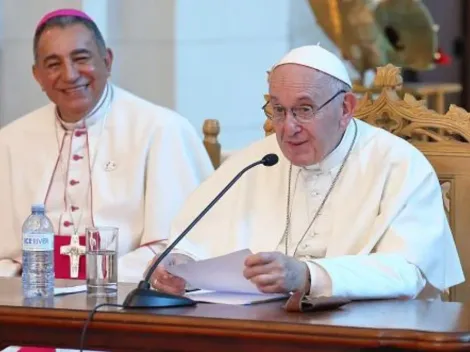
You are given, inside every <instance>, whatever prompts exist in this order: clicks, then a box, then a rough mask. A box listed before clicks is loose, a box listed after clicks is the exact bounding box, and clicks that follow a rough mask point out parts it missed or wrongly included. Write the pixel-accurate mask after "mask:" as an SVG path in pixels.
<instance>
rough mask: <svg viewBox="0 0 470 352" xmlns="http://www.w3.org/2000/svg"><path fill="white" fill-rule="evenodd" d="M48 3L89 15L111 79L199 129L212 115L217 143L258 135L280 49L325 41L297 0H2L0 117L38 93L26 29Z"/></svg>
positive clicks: (241, 142) (227, 145)
mask: <svg viewBox="0 0 470 352" xmlns="http://www.w3.org/2000/svg"><path fill="white" fill-rule="evenodd" d="M58 7H74V8H81V9H84V10H85V11H87V12H88V13H89V14H90V15H91V16H92V17H93V18H95V20H96V21H97V23H98V26H99V27H100V29H101V30H102V31H103V33H104V36H105V38H106V39H107V41H108V44H109V46H110V47H111V48H112V49H113V51H114V53H115V63H114V67H113V73H112V80H113V82H115V83H116V84H118V85H120V86H122V87H123V88H125V89H128V90H130V91H132V92H134V93H135V94H137V95H140V96H142V97H143V98H145V99H148V100H150V101H152V102H155V103H157V104H161V105H164V106H168V107H170V108H173V109H175V110H177V111H178V112H179V113H181V114H182V115H184V116H186V117H187V118H188V119H189V120H190V121H191V122H192V123H193V125H194V126H195V127H196V128H197V130H198V131H199V132H200V133H201V127H202V123H203V121H204V119H207V118H216V119H219V120H220V122H221V126H222V130H221V142H222V145H223V147H224V149H239V148H242V147H244V146H246V145H247V144H249V143H251V142H253V141H255V140H257V139H259V138H262V137H263V129H262V125H263V122H264V114H263V113H262V111H261V106H262V105H263V104H264V99H263V94H264V93H266V92H267V82H266V78H267V76H266V71H267V70H269V69H270V67H271V66H272V65H273V64H274V63H275V62H276V61H277V60H278V59H280V58H281V56H282V55H283V54H284V53H286V52H287V51H288V50H289V49H290V48H292V47H295V46H298V45H304V44H316V43H317V42H320V44H321V45H323V46H325V47H327V48H329V49H333V50H334V49H335V48H334V45H333V44H332V43H331V42H330V41H329V40H328V39H327V38H326V36H325V35H324V34H323V33H322V31H321V30H319V28H318V27H317V26H316V24H315V20H314V16H313V14H312V13H311V10H310V8H309V7H308V4H307V1H304V0H256V1H254V0H237V1H230V0H142V1H131V0H82V1H79V0H41V1H38V0H2V1H0V75H1V84H0V125H4V124H5V123H7V122H8V121H11V120H13V119H15V118H17V117H19V116H21V115H23V114H25V113H27V112H29V111H31V110H33V109H35V108H37V107H39V106H41V105H43V104H45V103H46V102H47V99H46V97H45V96H44V94H43V93H42V92H41V91H40V89H39V88H38V86H37V84H36V83H35V82H34V80H33V78H32V76H31V64H32V36H33V32H34V27H35V25H36V23H37V22H38V20H39V19H40V18H41V17H42V15H43V14H44V13H45V12H46V11H49V10H52V9H55V8H58ZM25 8H28V11H25Z"/></svg>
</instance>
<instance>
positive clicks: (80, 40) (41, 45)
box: [38, 23, 95, 55]
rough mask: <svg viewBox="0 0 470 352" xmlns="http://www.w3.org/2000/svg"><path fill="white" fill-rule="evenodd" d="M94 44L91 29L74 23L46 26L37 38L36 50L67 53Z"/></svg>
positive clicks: (46, 52) (47, 52) (88, 47)
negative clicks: (63, 25) (62, 25)
mask: <svg viewBox="0 0 470 352" xmlns="http://www.w3.org/2000/svg"><path fill="white" fill-rule="evenodd" d="M94 46H95V45H94V40H93V35H92V33H91V31H90V30H89V29H88V28H86V27H85V26H84V25H82V24H79V23H76V24H71V25H68V26H65V27H60V26H53V27H50V28H47V29H46V30H45V31H44V32H43V33H42V34H41V37H40V38H39V42H38V52H39V53H40V54H43V55H48V54H50V53H55V54H67V53H68V52H70V51H73V50H77V49H90V48H93V47H94Z"/></svg>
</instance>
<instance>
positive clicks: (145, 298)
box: [123, 154, 279, 309]
mask: <svg viewBox="0 0 470 352" xmlns="http://www.w3.org/2000/svg"><path fill="white" fill-rule="evenodd" d="M278 160H279V158H278V156H277V155H276V154H267V155H266V156H264V157H263V159H261V160H258V161H256V162H254V163H252V164H250V165H248V166H247V167H245V168H244V169H243V170H242V171H240V172H239V173H238V174H237V175H236V176H235V177H234V178H233V180H232V181H230V183H229V184H228V185H227V186H225V188H224V189H223V190H222V191H221V192H220V193H219V194H218V195H217V196H216V197H215V198H214V199H213V200H212V202H210V203H209V205H208V206H207V207H205V208H204V210H203V211H202V212H201V213H200V214H199V215H198V216H197V217H196V218H195V219H194V220H193V221H192V222H191V224H189V226H188V227H187V228H186V229H185V230H184V231H183V232H182V233H181V234H180V235H179V236H178V237H177V238H176V239H175V240H174V241H173V243H171V244H170V245H169V246H168V247H167V248H166V249H165V250H164V251H163V252H162V254H161V255H160V256H159V257H158V259H157V260H156V261H155V262H154V263H153V264H152V266H151V267H150V268H149V270H148V271H147V274H146V275H145V278H144V280H142V281H140V282H139V284H138V286H137V288H135V289H134V290H132V291H131V292H129V294H128V295H127V297H126V299H125V300H124V303H123V307H124V308H126V309H134V308H164V307H183V306H193V305H196V302H195V301H193V300H192V299H190V298H188V297H184V296H178V295H172V294H169V293H164V292H160V291H156V290H153V289H152V288H151V286H150V278H151V276H152V274H153V272H154V271H155V270H156V268H157V266H158V264H160V263H161V262H162V261H163V259H165V257H166V256H167V255H168V254H170V252H171V251H172V250H173V248H174V247H175V246H176V245H177V244H178V243H179V242H180V241H181V240H182V239H183V238H184V237H185V236H186V235H187V233H188V232H189V231H191V230H192V228H193V227H194V226H195V225H196V224H197V223H198V222H199V221H200V220H201V219H202V218H203V217H204V215H206V214H207V212H208V211H209V210H210V209H211V208H212V207H213V206H214V205H215V203H217V202H218V201H219V199H220V198H222V196H223V195H224V194H225V193H227V191H228V190H229V189H230V188H231V187H232V186H233V185H234V184H235V182H237V181H238V179H239V178H240V177H242V176H243V174H244V173H245V172H247V171H248V170H250V169H251V168H253V167H255V166H257V165H260V164H263V165H265V166H273V165H275V164H276V163H277V162H278Z"/></svg>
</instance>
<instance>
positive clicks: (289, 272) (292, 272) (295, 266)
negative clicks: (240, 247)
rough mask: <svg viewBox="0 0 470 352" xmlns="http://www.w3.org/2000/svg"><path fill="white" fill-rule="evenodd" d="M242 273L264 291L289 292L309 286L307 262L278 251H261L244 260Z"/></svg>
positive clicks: (306, 288)
mask: <svg viewBox="0 0 470 352" xmlns="http://www.w3.org/2000/svg"><path fill="white" fill-rule="evenodd" d="M243 275H244V276H245V278H246V279H247V280H250V281H251V282H252V283H254V284H255V285H256V286H257V287H258V290H260V291H261V292H264V293H289V292H296V291H304V290H308V288H309V277H310V272H309V270H308V267H307V264H305V263H303V262H301V261H299V260H297V259H295V258H292V257H288V256H286V255H284V254H282V253H279V252H262V253H257V254H253V255H250V256H249V257H248V258H246V260H245V270H244V271H243Z"/></svg>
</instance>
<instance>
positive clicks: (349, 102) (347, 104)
mask: <svg viewBox="0 0 470 352" xmlns="http://www.w3.org/2000/svg"><path fill="white" fill-rule="evenodd" d="M356 105H357V98H356V96H355V95H354V93H352V92H347V93H346V94H345V95H344V100H343V116H341V125H342V126H347V124H348V122H349V121H350V120H351V119H352V118H353V117H354V111H355V109H356Z"/></svg>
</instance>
